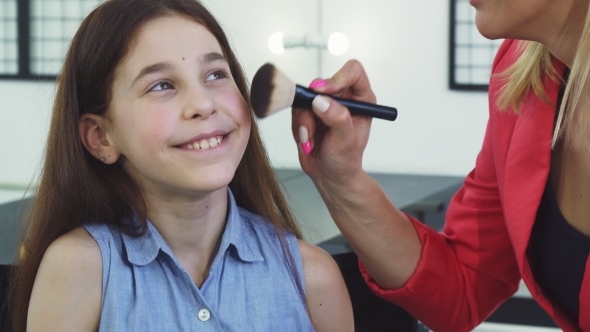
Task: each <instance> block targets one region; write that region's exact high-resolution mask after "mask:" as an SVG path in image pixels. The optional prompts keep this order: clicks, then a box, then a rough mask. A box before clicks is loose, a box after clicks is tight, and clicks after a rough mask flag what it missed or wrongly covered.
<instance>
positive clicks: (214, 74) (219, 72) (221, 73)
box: [205, 70, 229, 82]
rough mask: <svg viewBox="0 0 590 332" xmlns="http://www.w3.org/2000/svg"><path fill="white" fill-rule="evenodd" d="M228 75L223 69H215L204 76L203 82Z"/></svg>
mask: <svg viewBox="0 0 590 332" xmlns="http://www.w3.org/2000/svg"><path fill="white" fill-rule="evenodd" d="M228 77H229V75H228V74H227V73H226V72H225V71H224V70H216V71H214V72H212V73H211V74H209V76H207V78H205V82H209V81H213V80H220V79H223V78H228Z"/></svg>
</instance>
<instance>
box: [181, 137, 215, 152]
mask: <svg viewBox="0 0 590 332" xmlns="http://www.w3.org/2000/svg"><path fill="white" fill-rule="evenodd" d="M224 137H225V136H214V137H210V138H204V139H198V140H196V141H193V142H189V143H186V144H182V145H179V146H178V147H179V148H181V149H189V150H206V149H210V148H214V147H216V146H218V145H219V144H221V142H222V141H223V138H224Z"/></svg>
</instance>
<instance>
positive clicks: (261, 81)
mask: <svg viewBox="0 0 590 332" xmlns="http://www.w3.org/2000/svg"><path fill="white" fill-rule="evenodd" d="M319 94H320V93H317V92H315V91H313V90H311V89H308V88H305V87H302V86H301V85H297V84H295V83H293V82H292V81H291V80H290V79H289V78H288V77H287V76H286V75H285V74H283V73H282V72H281V71H280V70H278V69H277V68H276V67H275V66H274V65H272V64H270V63H266V64H264V65H263V66H262V67H260V69H258V71H257V72H256V74H255V75H254V79H253V80H252V87H251V90H250V102H251V103H252V107H253V108H254V114H256V116H257V117H258V118H264V117H267V116H269V115H271V114H273V113H275V112H277V111H279V110H282V109H284V108H287V107H289V106H291V107H301V108H308V109H311V102H312V101H313V99H314V98H315V97H316V96H317V95H319ZM327 96H329V97H330V98H332V99H334V100H336V101H337V102H339V103H340V104H342V105H344V106H346V107H348V110H349V111H350V113H352V114H358V115H364V116H370V117H374V118H379V119H384V120H389V121H393V120H395V118H397V109H395V108H393V107H388V106H381V105H376V104H370V103H365V102H362V101H357V100H352V99H346V98H341V97H334V96H330V95H327Z"/></svg>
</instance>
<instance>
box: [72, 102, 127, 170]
mask: <svg viewBox="0 0 590 332" xmlns="http://www.w3.org/2000/svg"><path fill="white" fill-rule="evenodd" d="M104 121H105V119H104V118H103V117H100V116H98V115H96V114H91V113H86V114H83V115H82V116H81V117H80V121H78V131H79V132H80V139H81V140H82V144H84V147H85V148H86V150H88V152H90V154H91V155H93V156H94V157H95V158H96V159H99V160H100V161H102V162H103V163H105V164H113V163H115V162H116V161H117V160H118V159H119V156H120V153H119V151H118V150H117V147H116V146H115V145H114V144H113V143H111V142H110V138H109V136H108V135H107V131H106V129H105V123H104Z"/></svg>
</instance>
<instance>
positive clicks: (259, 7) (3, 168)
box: [0, 0, 491, 202]
mask: <svg viewBox="0 0 590 332" xmlns="http://www.w3.org/2000/svg"><path fill="white" fill-rule="evenodd" d="M22 1H28V2H29V6H30V8H29V10H30V12H31V24H30V31H29V34H30V36H31V39H36V40H37V42H34V43H32V45H31V47H30V55H31V61H32V64H31V68H32V71H33V74H32V78H31V79H16V80H15V79H2V78H0V202H1V201H6V200H7V199H10V198H14V197H17V196H19V195H22V189H24V188H26V187H27V186H28V185H29V184H31V183H33V184H34V183H35V175H36V174H37V173H38V171H39V166H40V164H39V162H40V160H41V156H42V153H43V149H44V143H45V138H46V134H47V129H48V121H49V116H50V112H51V105H52V101H53V95H54V93H55V84H54V81H51V80H49V81H45V80H40V79H38V78H35V72H36V73H50V74H51V73H57V72H58V71H59V69H60V65H61V62H60V60H59V57H60V56H62V55H63V53H65V51H66V49H67V46H68V42H69V38H70V36H72V35H73V33H74V32H75V30H76V28H77V24H79V20H80V19H82V18H83V17H84V16H85V14H86V13H87V12H88V11H89V10H90V9H91V8H92V7H94V6H95V5H96V4H97V3H99V2H100V1H97V0H77V1H74V0H61V1H56V0H22ZM203 2H204V3H205V4H206V6H207V7H208V8H209V9H210V10H211V11H212V12H213V13H214V15H215V16H216V17H217V18H218V20H219V21H220V22H221V23H222V25H223V27H224V28H225V31H226V33H227V34H228V36H229V38H230V41H231V43H232V44H233V46H234V48H235V51H236V52H237V54H238V57H239V58H240V60H241V62H242V64H243V66H244V68H245V71H246V74H247V76H248V79H249V80H251V79H252V76H253V75H254V73H255V72H256V70H257V69H258V68H259V67H260V66H261V65H262V64H264V63H265V62H272V63H274V64H275V65H276V66H277V67H279V68H280V69H281V70H282V71H283V72H285V74H287V75H288V76H289V77H290V78H291V79H292V80H293V81H294V82H296V83H299V84H302V85H308V84H309V82H311V80H313V79H314V78H316V77H330V76H331V75H332V74H334V73H335V72H336V71H337V70H338V68H340V67H341V66H342V65H343V64H344V63H345V62H346V61H347V60H348V59H357V60H359V61H360V62H361V63H362V64H363V65H364V67H365V69H366V71H367V73H368V75H369V78H370V80H371V83H372V87H373V89H374V91H375V93H376V95H377V101H378V103H381V104H384V105H388V106H393V107H396V108H398V111H399V116H398V119H397V120H396V121H395V122H389V121H384V120H375V121H374V122H373V129H372V132H371V137H370V142H369V145H368V147H367V150H366V152H365V157H364V166H365V168H366V169H367V170H369V171H375V172H386V173H389V172H391V173H400V172H401V173H410V174H436V175H460V176H463V175H465V174H466V173H467V172H468V171H469V170H470V169H471V168H472V167H473V165H474V160H475V157H476V154H477V152H478V150H479V148H480V145H481V141H482V137H483V134H484V129H485V123H486V119H487V117H488V113H487V97H486V94H485V93H484V92H466V91H457V90H451V89H450V88H449V47H450V46H449V40H450V36H449V26H450V24H449V20H450V9H449V8H450V7H449V1H440V0H424V1H406V0H388V1H385V0H366V1H362V2H361V1H354V0H299V1H287V0H256V1H253V0H249V1H245V0H204V1H203ZM459 2H461V1H459ZM463 2H464V5H467V2H466V1H463ZM16 3H17V1H16V0H0V36H2V35H3V34H4V38H5V39H4V40H5V42H4V43H2V44H0V59H2V56H4V68H3V67H2V65H1V64H0V71H2V69H4V71H5V72H10V70H9V69H11V68H13V67H14V68H16V66H17V65H16V64H13V63H10V59H11V54H13V53H14V54H15V55H16V54H17V52H16V48H18V45H16V43H14V44H12V43H8V42H6V40H9V39H10V37H11V36H16V33H17V31H16V30H15V29H17V27H15V25H14V24H13V21H12V20H13V17H14V14H16V13H17V11H18V6H16ZM467 6H468V5H467ZM471 18H472V17H471ZM278 31H281V32H284V33H285V34H291V35H297V36H303V35H311V36H322V37H325V38H327V37H328V36H329V34H331V33H332V32H341V33H343V34H345V35H346V36H347V37H348V41H349V47H348V50H347V51H346V52H345V53H344V54H343V55H332V54H330V53H329V52H328V51H327V50H325V49H317V48H304V47H301V48H292V49H287V50H286V51H285V52H284V54H281V55H277V54H274V53H272V52H271V51H270V49H269V47H268V45H267V44H268V38H269V36H270V35H271V34H273V33H275V32H278ZM52 38H53V39H52ZM42 39H43V40H42ZM486 61H489V62H490V63H491V57H490V58H489V59H486ZM0 63H2V60H0ZM487 76H489V74H488V71H487V69H486V70H485V71H483V72H482V73H480V74H479V76H478V78H479V79H481V80H483V81H484V82H487V79H488V77H487ZM260 125H261V127H262V133H263V137H264V141H265V143H266V146H267V148H268V151H269V154H270V157H271V160H272V163H273V165H274V166H275V167H277V168H294V169H297V168H299V162H298V160H297V147H296V145H295V143H294V141H293V139H292V137H291V131H290V114H289V111H288V110H285V111H283V112H280V113H278V114H275V115H274V116H272V117H269V118H266V119H264V120H262V121H260Z"/></svg>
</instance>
